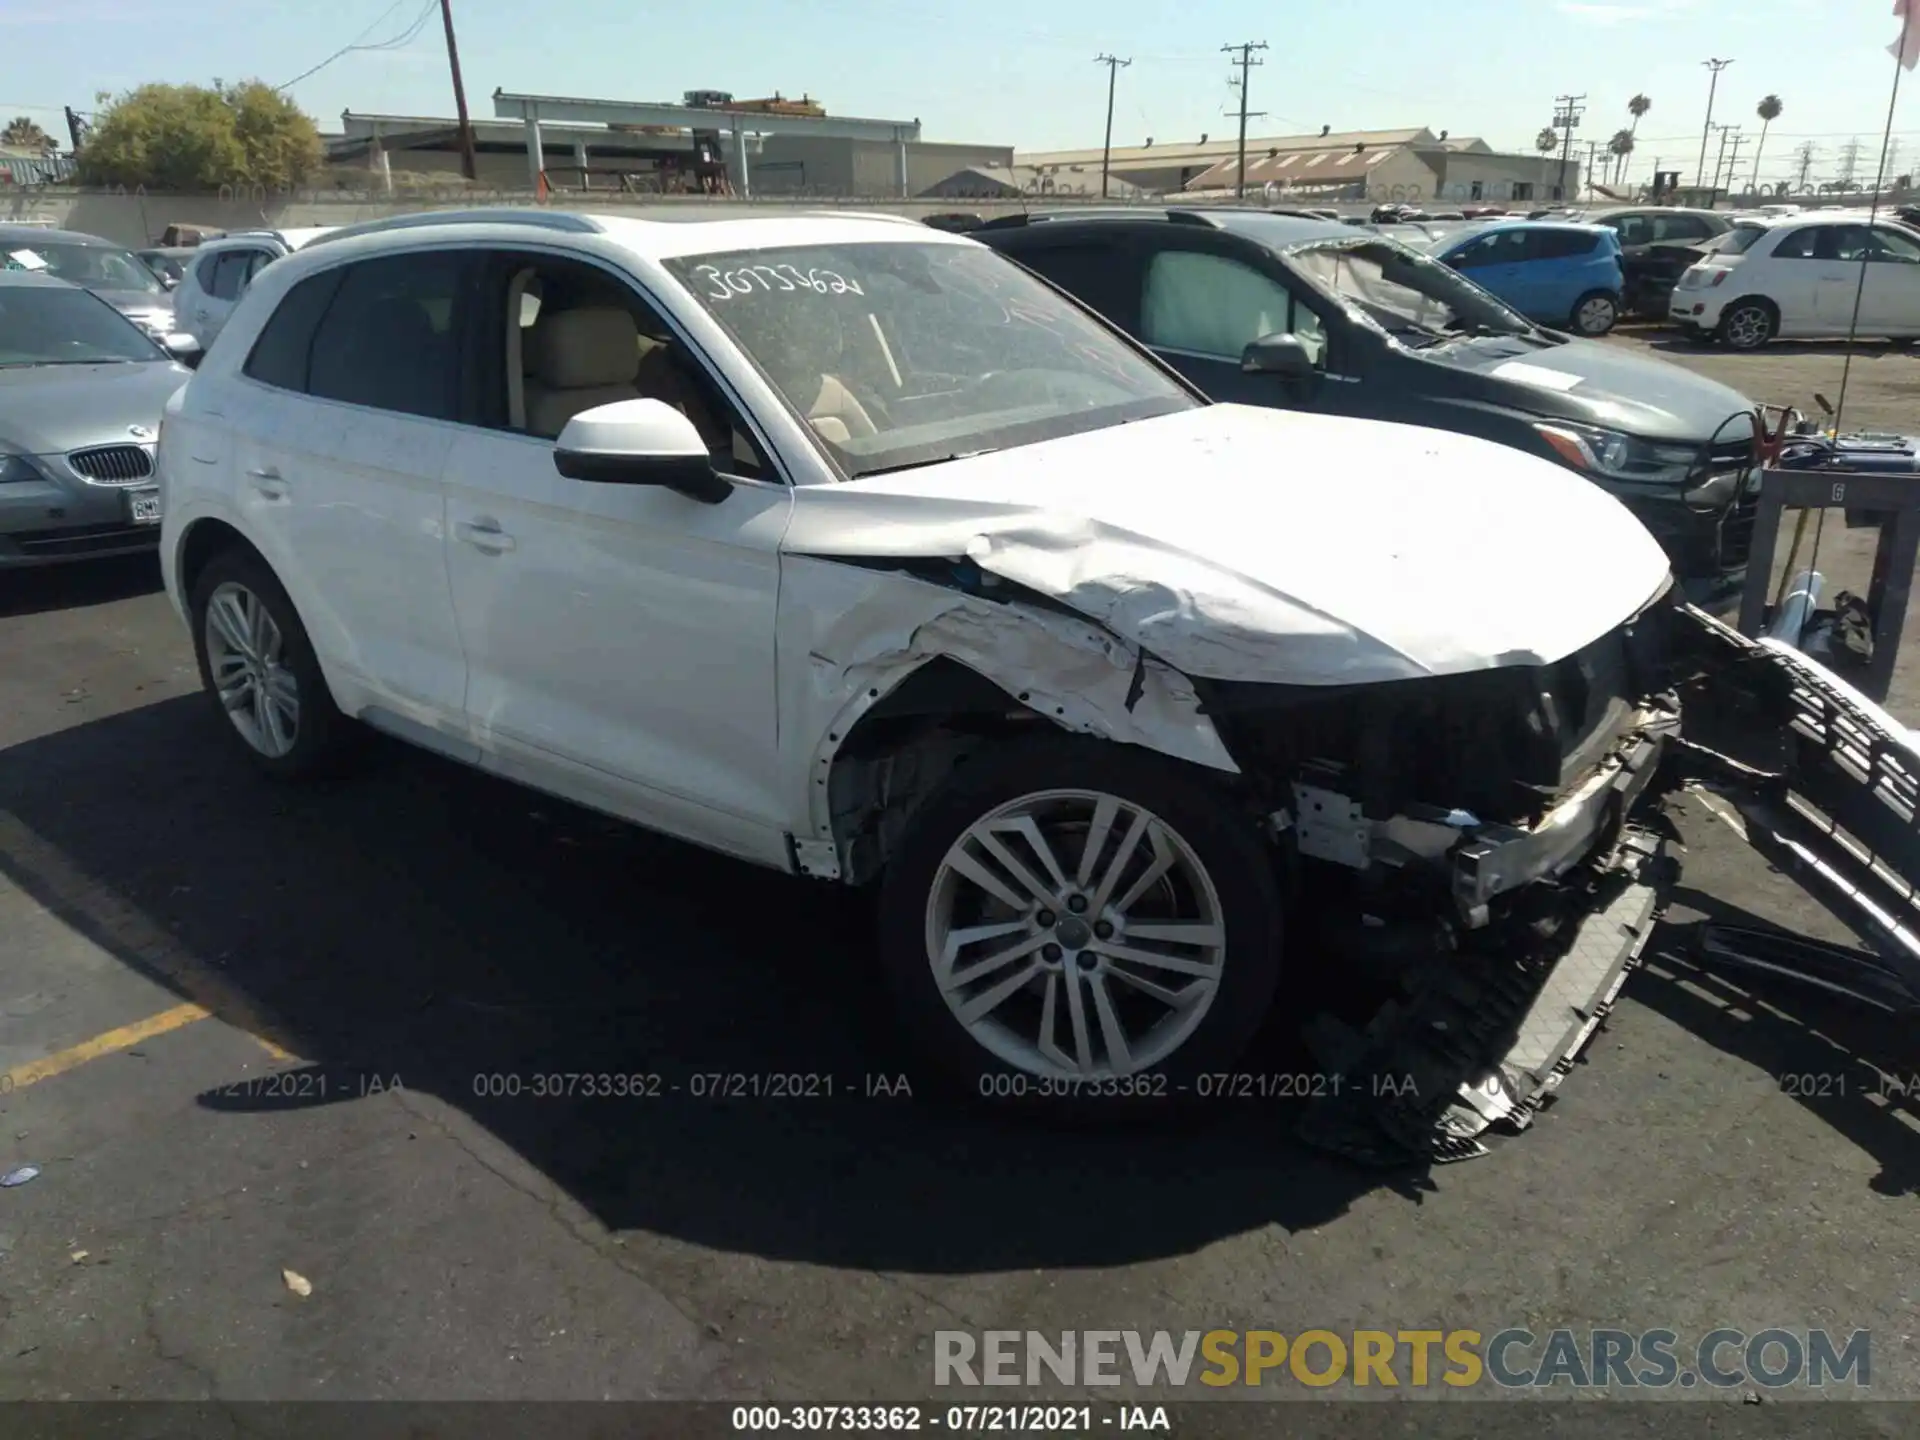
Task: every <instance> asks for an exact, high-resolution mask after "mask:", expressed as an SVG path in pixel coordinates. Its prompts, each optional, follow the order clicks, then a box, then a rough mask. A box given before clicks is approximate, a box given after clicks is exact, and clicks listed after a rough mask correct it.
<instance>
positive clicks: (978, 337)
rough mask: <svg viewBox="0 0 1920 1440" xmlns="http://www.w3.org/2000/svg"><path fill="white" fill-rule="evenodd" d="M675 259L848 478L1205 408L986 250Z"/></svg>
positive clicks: (900, 246)
mask: <svg viewBox="0 0 1920 1440" xmlns="http://www.w3.org/2000/svg"><path fill="white" fill-rule="evenodd" d="M665 263H666V266H667V269H668V270H669V271H670V272H672V274H673V275H674V277H675V278H676V279H678V280H679V281H680V282H681V283H682V284H683V285H685V286H686V288H687V290H688V291H689V292H690V293H691V294H692V295H693V296H694V297H695V298H696V299H697V300H698V301H699V302H700V304H701V305H702V306H704V307H705V308H706V310H707V312H708V313H709V314H710V315H712V316H713V318H714V319H715V320H717V321H718V322H719V323H720V324H721V325H722V326H723V327H724V328H725V329H726V331H727V333H728V334H729V335H731V336H732V337H733V339H734V341H735V342H736V343H737V344H738V345H739V346H740V348H741V349H742V350H744V351H745V352H746V353H747V355H748V356H749V357H750V358H751V359H752V360H753V361H754V363H755V364H756V365H758V366H759V367H760V370H761V371H762V373H764V374H765V375H766V377H767V379H768V381H769V382H771V383H772V385H773V386H774V388H775V389H777V390H778V391H779V392H780V394H781V397H782V398H783V399H784V400H786V402H787V403H788V404H789V405H790V406H792V407H793V409H794V411H795V413H797V414H798V415H800V416H802V417H804V418H805V419H806V420H807V422H808V423H809V424H810V425H811V426H812V427H813V430H814V432H815V434H817V435H818V436H819V437H820V439H821V440H822V441H823V442H824V443H825V445H826V447H827V450H828V452H829V453H830V454H831V456H832V457H833V459H834V462H835V463H836V464H837V465H838V466H839V467H840V469H841V470H842V471H843V472H844V473H845V474H846V475H848V476H849V477H851V478H858V477H859V476H861V475H872V474H877V473H879V472H881V471H884V470H898V469H905V468H907V467H909V466H913V465H926V464H933V463H936V462H938V461H941V460H946V459H951V458H954V457H956V456H961V455H976V454H980V453H982V452H984V451H989V450H1002V449H1007V448H1010V447H1012V446H1015V445H1026V444H1033V443H1035V442H1038V441H1041V440H1051V439H1057V438H1059V437H1061V436H1064V435H1074V434H1079V433H1081V432H1083V431H1088V430H1099V429H1104V428H1106V427H1108V426H1112V425H1121V424H1126V423H1127V422H1129V421H1133V420H1142V419H1147V418H1149V417H1152V416H1155V415H1165V414H1169V413H1171V412H1173V411H1176V410H1187V409H1191V408H1194V407H1195V406H1198V405H1200V404H1203V403H1204V402H1203V401H1200V400H1197V399H1195V398H1194V397H1193V396H1192V395H1191V394H1189V393H1188V392H1187V391H1186V390H1185V389H1183V388H1182V387H1181V386H1180V385H1179V384H1178V382H1176V381H1174V380H1172V379H1170V378H1169V377H1168V376H1167V375H1166V373H1165V372H1163V371H1162V370H1160V369H1159V367H1158V366H1156V365H1155V364H1154V363H1153V362H1152V361H1150V360H1148V359H1146V358H1145V357H1143V356H1142V355H1140V354H1139V353H1138V352H1137V351H1135V350H1134V349H1132V348H1131V347H1130V346H1128V345H1127V344H1126V343H1125V342H1123V341H1121V340H1120V339H1118V338H1116V337H1115V336H1114V335H1113V334H1112V333H1111V332H1109V331H1108V330H1106V329H1105V328H1103V327H1102V326H1101V325H1100V324H1098V323H1097V322H1096V321H1094V320H1092V319H1090V318H1088V316H1086V315H1085V314H1084V313H1082V312H1081V311H1080V310H1079V309H1077V308H1076V307H1075V306H1074V305H1073V304H1072V303H1070V302H1069V301H1067V300H1065V299H1063V298H1062V297H1061V296H1059V295H1058V294H1056V293H1055V292H1054V291H1052V290H1050V289H1048V288H1047V287H1046V286H1045V285H1043V284H1042V283H1040V282H1039V281H1038V280H1035V279H1034V278H1033V277H1032V276H1031V275H1029V274H1027V272H1026V271H1024V270H1022V269H1020V267H1019V266H1017V265H1015V264H1013V263H1012V262H1011V261H1008V260H1006V259H1004V258H1002V257H1001V256H999V255H997V254H995V253H994V252H993V251H991V250H988V249H987V248H985V247H984V246H976V245H954V244H937V243H936V244H921V243H917V242H879V243H875V242H866V243H858V244H846V245H818V246H804V247H799V246H795V247H782V248H780V249H777V250H751V251H736V252H732V253H729V254H717V255H690V256H684V257H680V258H677V259H672V260H668V261H666V262H665Z"/></svg>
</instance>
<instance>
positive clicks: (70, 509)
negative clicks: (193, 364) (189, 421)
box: [0, 270, 196, 570]
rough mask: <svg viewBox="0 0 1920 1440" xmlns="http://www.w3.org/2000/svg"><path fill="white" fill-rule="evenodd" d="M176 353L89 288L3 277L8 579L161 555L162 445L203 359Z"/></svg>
mask: <svg viewBox="0 0 1920 1440" xmlns="http://www.w3.org/2000/svg"><path fill="white" fill-rule="evenodd" d="M170 344H172V345H175V346H177V349H176V350H170V349H169V348H167V347H163V346H162V345H161V344H160V343H159V342H158V341H156V340H154V339H152V338H150V337H149V336H148V335H147V334H146V333H144V332H143V331H142V330H141V329H140V328H139V327H138V326H136V325H134V324H133V323H132V322H131V321H129V320H128V319H127V318H126V317H125V316H123V315H122V314H121V313H120V312H119V311H118V310H116V309H114V307H113V306H111V305H109V304H108V303H107V302H106V301H104V300H102V299H100V298H99V297H98V296H95V295H93V294H90V293H89V292H88V291H86V290H82V289H79V288H78V287H76V286H73V285H69V284H67V283H66V282H65V281H62V280H55V279H52V278H51V277H49V276H46V275H41V274H35V273H33V272H30V271H18V270H8V271H0V570H3V569H10V568H13V567H16V566H22V565H45V564H50V563H52V562H55V561H60V560H81V559H88V558H92V557H95V556H105V555H122V554H131V553H136V552H139V551H143V550H151V549H152V548H153V547H154V546H155V544H156V543H157V542H158V540H159V536H160V491H159V488H158V485H157V482H156V481H155V478H154V473H153V447H154V441H155V439H156V438H157V436H158V434H159V429H160V416H161V412H162V410H163V409H164V408H165V406H166V403H167V400H168V399H169V398H170V397H171V396H172V395H173V393H174V392H175V391H176V390H178V389H179V388H180V387H181V386H182V385H183V384H185V383H186V381H187V379H188V378H189V375H190V371H189V370H188V368H187V366H186V365H183V364H181V363H180V358H186V359H188V360H192V359H193V358H195V349H196V347H194V346H193V343H192V341H191V340H187V339H185V338H184V337H176V339H175V341H173V342H170Z"/></svg>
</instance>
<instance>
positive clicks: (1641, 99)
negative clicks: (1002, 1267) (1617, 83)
mask: <svg viewBox="0 0 1920 1440" xmlns="http://www.w3.org/2000/svg"><path fill="white" fill-rule="evenodd" d="M1652 108H1653V101H1651V100H1649V99H1648V98H1647V97H1646V96H1644V95H1636V96H1634V97H1633V98H1632V99H1631V100H1629V101H1627V113H1628V114H1629V115H1631V116H1633V124H1632V125H1631V126H1629V127H1628V131H1627V133H1628V134H1630V135H1638V134H1639V133H1640V117H1641V116H1642V115H1644V114H1646V113H1647V111H1649V110H1651V109H1652Z"/></svg>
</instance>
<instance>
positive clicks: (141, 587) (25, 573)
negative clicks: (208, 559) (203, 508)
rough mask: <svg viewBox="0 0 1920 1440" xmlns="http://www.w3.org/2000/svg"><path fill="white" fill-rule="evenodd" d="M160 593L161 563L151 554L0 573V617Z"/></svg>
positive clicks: (36, 613) (39, 612)
mask: <svg viewBox="0 0 1920 1440" xmlns="http://www.w3.org/2000/svg"><path fill="white" fill-rule="evenodd" d="M159 591H160V561H159V559H158V558H157V557H156V556H153V555H126V556H121V557H118V558H116V559H112V560H89V561H84V562H76V563H74V564H71V565H39V566H35V567H33V568H32V569H23V570H7V571H0V617H4V616H8V615H39V614H42V613H44V612H45V611H48V610H68V609H72V608H75V607H77V606H81V605H101V604H105V603H106V602H107V601H110V600H130V599H132V598H134V597H135V596H137V595H154V594H158V593H159Z"/></svg>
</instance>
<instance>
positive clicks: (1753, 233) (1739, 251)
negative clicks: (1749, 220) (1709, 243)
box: [1713, 225, 1767, 255]
mask: <svg viewBox="0 0 1920 1440" xmlns="http://www.w3.org/2000/svg"><path fill="white" fill-rule="evenodd" d="M1766 233H1767V232H1766V230H1765V228H1764V227H1762V226H1759V225H1736V226H1734V227H1733V229H1731V230H1729V231H1728V232H1727V233H1726V234H1725V235H1722V236H1721V237H1720V240H1719V243H1718V244H1716V245H1715V246H1714V247H1713V253H1714V254H1716V255H1744V254H1746V253H1747V251H1749V250H1751V249H1752V248H1753V247H1754V246H1755V245H1756V244H1757V243H1758V242H1759V240H1760V237H1761V236H1762V235H1765V234H1766Z"/></svg>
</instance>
